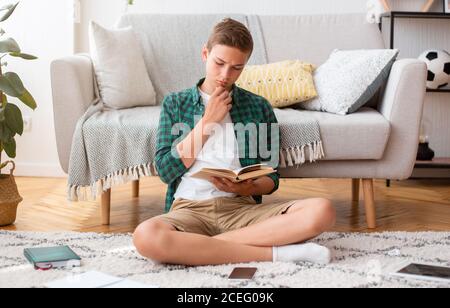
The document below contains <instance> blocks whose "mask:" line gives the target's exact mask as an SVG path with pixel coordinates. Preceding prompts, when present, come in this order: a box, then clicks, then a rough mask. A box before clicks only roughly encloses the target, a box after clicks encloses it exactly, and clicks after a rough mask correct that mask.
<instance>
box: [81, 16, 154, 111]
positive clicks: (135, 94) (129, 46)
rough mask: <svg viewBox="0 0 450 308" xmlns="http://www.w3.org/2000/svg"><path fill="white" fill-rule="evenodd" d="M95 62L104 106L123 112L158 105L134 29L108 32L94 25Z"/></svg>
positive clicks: (90, 36)
mask: <svg viewBox="0 0 450 308" xmlns="http://www.w3.org/2000/svg"><path fill="white" fill-rule="evenodd" d="M89 39H90V44H91V53H92V60H93V62H94V69H95V74H96V76H97V81H98V87H99V90H100V95H101V97H102V100H103V103H104V104H105V105H106V106H108V107H109V108H114V109H123V108H132V107H137V106H152V105H156V94H155V90H154V88H153V84H152V82H151V81H150V78H149V76H148V72H147V69H146V67H145V62H144V58H143V56H142V50H141V48H140V46H139V42H138V40H137V38H136V35H135V34H134V31H133V30H132V29H131V28H125V29H119V30H109V29H105V28H103V27H101V26H100V25H98V24H96V23H95V22H91V24H90V28H89Z"/></svg>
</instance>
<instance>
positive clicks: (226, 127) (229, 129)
mask: <svg viewBox="0 0 450 308" xmlns="http://www.w3.org/2000/svg"><path fill="white" fill-rule="evenodd" d="M199 91H200V95H201V97H202V101H203V104H205V106H207V104H208V101H209V99H210V95H208V94H206V93H204V92H202V91H201V90H200V89H199ZM202 168H226V169H233V170H236V169H240V168H242V166H241V163H240V160H239V150H238V143H237V140H236V135H235V133H234V125H233V122H232V120H231V116H230V113H228V114H227V115H226V117H225V119H224V120H223V121H222V123H220V129H215V130H213V132H212V133H211V135H210V137H209V139H208V140H207V141H206V143H205V144H204V146H203V148H202V150H201V152H200V153H199V155H198V157H197V160H196V161H195V163H194V165H193V166H192V167H191V168H190V169H189V171H188V172H187V173H185V174H184V176H183V177H182V179H181V183H180V185H179V186H178V188H177V191H176V193H175V195H174V198H175V199H178V198H183V199H187V200H195V201H201V200H208V199H212V198H218V197H236V194H233V193H227V192H223V191H219V190H218V189H217V188H216V187H215V186H214V185H213V184H212V183H211V182H209V181H206V180H202V179H196V178H192V177H191V175H193V174H194V173H196V172H198V171H200V170H201V169H202Z"/></svg>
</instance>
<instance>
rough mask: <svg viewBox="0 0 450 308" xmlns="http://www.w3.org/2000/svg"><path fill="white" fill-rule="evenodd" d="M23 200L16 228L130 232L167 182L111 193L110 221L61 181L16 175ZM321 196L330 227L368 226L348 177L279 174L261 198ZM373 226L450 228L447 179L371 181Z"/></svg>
mask: <svg viewBox="0 0 450 308" xmlns="http://www.w3.org/2000/svg"><path fill="white" fill-rule="evenodd" d="M16 181H17V184H18V186H19V190H20V193H21V195H22V197H23V198H24V201H23V202H22V203H21V204H20V207H19V210H18V218H17V222H16V224H15V225H13V226H9V227H5V228H0V229H3V230H20V231H81V232H133V230H134V229H135V228H136V226H137V225H138V224H139V223H140V222H142V221H145V220H146V219H148V218H151V217H153V216H155V215H159V214H161V213H162V212H163V206H164V195H165V192H166V186H165V185H164V184H163V183H162V182H161V181H160V180H159V178H156V177H150V178H143V179H142V180H141V190H140V193H141V196H140V198H136V199H133V198H131V184H129V185H124V186H121V187H118V188H116V189H114V190H113V192H112V209H111V225H110V226H102V225H101V217H100V212H101V211H100V207H99V202H98V201H97V202H79V203H72V202H69V201H67V200H66V180H65V179H55V178H16ZM311 197H324V198H328V199H331V200H332V201H333V203H334V205H335V206H336V208H337V213H338V218H337V225H336V227H335V229H334V230H333V231H342V232H348V231H368V230H367V228H366V221H365V211H364V205H363V202H362V197H361V201H360V204H359V206H357V205H354V204H352V202H351V180H331V179H282V180H281V183H280V190H278V191H277V192H276V193H275V194H274V195H272V196H267V197H265V202H270V201H280V200H283V201H284V200H286V201H287V200H292V199H306V198H311ZM375 199H376V204H377V221H378V228H377V229H375V230H374V231H449V230H450V180H409V181H402V182H392V186H391V187H390V188H387V187H386V185H385V182H384V181H375Z"/></svg>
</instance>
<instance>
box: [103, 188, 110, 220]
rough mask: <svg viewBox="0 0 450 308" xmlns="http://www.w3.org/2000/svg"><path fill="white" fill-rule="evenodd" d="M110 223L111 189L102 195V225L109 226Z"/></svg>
mask: <svg viewBox="0 0 450 308" xmlns="http://www.w3.org/2000/svg"><path fill="white" fill-rule="evenodd" d="M110 222H111V189H108V190H107V191H104V192H103V193H102V224H103V225H104V226H109V224H110Z"/></svg>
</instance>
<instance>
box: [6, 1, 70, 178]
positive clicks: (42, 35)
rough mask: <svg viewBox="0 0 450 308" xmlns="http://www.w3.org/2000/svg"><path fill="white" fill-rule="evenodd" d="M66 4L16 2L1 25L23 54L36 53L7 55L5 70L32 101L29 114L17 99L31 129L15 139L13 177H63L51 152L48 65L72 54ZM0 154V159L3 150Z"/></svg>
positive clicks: (51, 130) (54, 141)
mask: <svg viewBox="0 0 450 308" xmlns="http://www.w3.org/2000/svg"><path fill="white" fill-rule="evenodd" d="M2 2H3V1H2ZM2 4H3V3H2ZM70 4H71V0H21V1H20V4H19V6H18V7H17V9H16V11H15V12H14V14H13V15H12V16H11V17H10V18H9V19H8V20H7V21H6V22H4V23H2V24H1V27H3V28H4V29H5V31H6V32H7V34H6V35H7V36H11V37H13V38H15V39H16V41H17V42H18V43H19V45H20V47H21V49H22V51H23V52H26V53H31V54H34V55H36V56H38V57H39V59H38V60H34V61H25V60H21V59H20V60H19V59H12V58H10V57H7V58H8V60H7V62H8V64H9V65H8V67H7V68H6V69H5V71H10V70H11V71H14V72H16V73H18V74H19V76H20V77H21V79H22V81H23V82H24V84H25V87H27V89H28V90H29V91H30V93H31V94H32V95H33V96H34V98H35V100H36V102H37V104H38V108H37V109H36V110H35V111H34V112H33V111H31V109H29V108H28V107H26V106H25V105H23V104H22V103H21V102H19V103H18V105H19V107H20V109H21V110H22V113H23V115H24V116H31V118H32V130H31V131H30V132H25V133H24V135H23V136H22V137H19V136H18V137H17V138H16V142H17V158H16V159H15V162H16V164H17V169H16V173H15V174H16V175H29V176H62V175H64V173H63V172H62V171H61V168H60V166H59V161H58V155H57V150H56V140H55V131H54V126H53V108H52V95H51V85H50V69H49V68H50V62H51V61H52V60H53V59H55V58H58V57H61V56H66V55H69V54H71V53H73V26H72V25H73V23H72V21H71V18H70ZM22 106H23V107H22ZM2 156H3V157H2V159H3V160H6V155H5V153H3V155H2Z"/></svg>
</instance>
